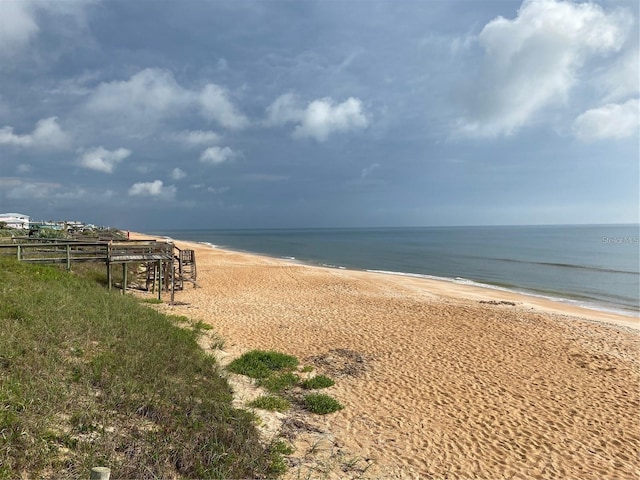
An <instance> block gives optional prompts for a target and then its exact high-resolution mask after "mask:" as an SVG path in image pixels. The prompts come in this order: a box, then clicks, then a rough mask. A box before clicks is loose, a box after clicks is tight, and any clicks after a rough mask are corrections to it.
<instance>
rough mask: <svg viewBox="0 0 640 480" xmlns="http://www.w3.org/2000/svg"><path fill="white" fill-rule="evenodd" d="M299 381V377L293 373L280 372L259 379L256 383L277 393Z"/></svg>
mask: <svg viewBox="0 0 640 480" xmlns="http://www.w3.org/2000/svg"><path fill="white" fill-rule="evenodd" d="M299 381H300V377H298V376H297V375H296V374H295V373H292V372H282V373H278V374H274V375H271V376H269V377H266V378H263V379H261V380H260V381H259V382H258V385H260V386H261V387H263V388H265V389H266V390H268V391H270V392H273V393H279V392H282V391H284V390H287V389H289V388H291V387H294V386H296V385H297V384H298V382H299Z"/></svg>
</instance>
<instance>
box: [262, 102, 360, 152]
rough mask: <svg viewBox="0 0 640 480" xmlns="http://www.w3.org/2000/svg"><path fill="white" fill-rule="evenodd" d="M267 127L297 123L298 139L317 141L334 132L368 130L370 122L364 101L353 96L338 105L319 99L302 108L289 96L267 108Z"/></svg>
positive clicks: (295, 131) (295, 135) (294, 131)
mask: <svg viewBox="0 0 640 480" xmlns="http://www.w3.org/2000/svg"><path fill="white" fill-rule="evenodd" d="M265 123H266V125H269V126H277V125H284V124H286V123H295V124H296V126H295V128H294V130H293V136H294V137H295V138H304V137H309V138H314V139H315V140H317V141H318V142H323V141H325V140H326V139H327V138H328V137H329V135H331V134H333V133H344V132H348V131H353V130H358V129H362V128H365V127H367V125H368V124H369V120H368V119H367V116H366V115H365V113H364V112H363V108H362V102H361V101H360V99H358V98H353V97H349V98H348V99H347V100H345V101H344V102H342V103H338V104H336V103H335V101H334V100H333V99H332V98H330V97H325V98H321V99H317V100H314V101H312V102H311V103H309V104H308V105H307V106H306V108H302V107H301V106H300V105H299V103H298V101H297V99H296V97H295V96H294V95H293V94H291V93H287V94H284V95H281V96H280V97H278V98H277V99H276V100H275V101H274V102H273V103H272V104H271V105H270V106H269V107H268V108H267V119H266V121H265Z"/></svg>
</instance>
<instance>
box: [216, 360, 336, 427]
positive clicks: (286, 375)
mask: <svg viewBox="0 0 640 480" xmlns="http://www.w3.org/2000/svg"><path fill="white" fill-rule="evenodd" d="M297 366H298V359H297V358H295V357H292V356H290V355H286V354H284V353H280V352H274V351H263V350H252V351H250V352H247V353H245V354H244V355H242V356H241V357H239V358H237V359H235V360H234V361H233V362H231V363H230V364H229V366H228V369H229V370H231V371H232V372H234V373H238V374H241V375H246V376H248V377H252V378H255V379H257V380H258V385H260V386H261V387H263V388H265V389H266V390H268V391H269V392H272V393H279V394H281V396H278V395H265V396H263V397H259V398H258V399H256V400H255V401H253V402H252V403H250V404H249V406H251V407H256V408H262V409H265V410H278V411H282V410H279V409H278V408H275V405H287V408H289V403H290V402H289V398H291V399H293V400H296V399H297V398H298V397H297V396H296V395H295V394H294V393H293V389H294V388H295V387H302V388H304V389H319V388H327V387H331V386H332V385H334V383H335V382H334V381H333V380H332V379H331V378H329V377H326V376H324V375H316V376H314V377H312V378H310V379H307V380H304V381H302V382H300V377H299V376H298V375H296V374H295V373H293V372H292V371H291V370H292V369H294V368H296V367H297ZM300 371H303V372H308V371H309V368H308V367H302V368H301V369H300ZM287 397H288V398H287ZM285 402H286V403H285ZM298 403H300V404H301V406H303V407H304V408H306V409H307V410H309V411H310V412H312V413H317V414H320V415H324V414H327V413H332V412H335V411H338V410H341V409H342V408H344V407H343V406H342V405H341V404H340V403H339V402H338V401H337V400H335V399H334V398H333V397H330V396H329V395H324V394H310V395H307V396H305V397H302V399H301V401H298Z"/></svg>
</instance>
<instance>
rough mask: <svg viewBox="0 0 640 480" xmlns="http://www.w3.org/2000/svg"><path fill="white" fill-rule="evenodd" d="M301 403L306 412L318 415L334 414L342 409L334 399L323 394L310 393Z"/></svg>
mask: <svg viewBox="0 0 640 480" xmlns="http://www.w3.org/2000/svg"><path fill="white" fill-rule="evenodd" d="M302 402H303V404H304V406H305V408H306V409H307V410H309V411H310V412H312V413H317V414H319V415H325V414H327V413H332V412H336V411H338V410H342V409H343V408H344V406H342V405H341V404H340V402H338V401H337V400H336V399H335V398H333V397H330V396H329V395H325V394H323V393H311V394H309V395H307V396H306V397H304V399H303V401H302Z"/></svg>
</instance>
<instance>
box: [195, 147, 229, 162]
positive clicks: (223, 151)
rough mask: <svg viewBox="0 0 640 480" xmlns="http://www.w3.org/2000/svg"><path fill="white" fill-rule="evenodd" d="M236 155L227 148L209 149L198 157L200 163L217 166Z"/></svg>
mask: <svg viewBox="0 0 640 480" xmlns="http://www.w3.org/2000/svg"><path fill="white" fill-rule="evenodd" d="M236 155H237V154H236V153H235V152H234V151H233V150H231V149H230V148H229V147H222V148H221V147H209V148H207V149H206V150H205V151H204V152H202V155H200V161H201V162H202V163H208V164H209V165H219V164H221V163H224V162H227V161H229V160H231V159H232V158H234V157H235V156H236Z"/></svg>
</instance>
